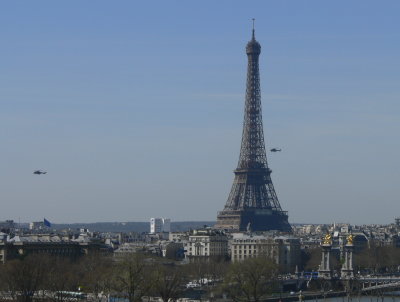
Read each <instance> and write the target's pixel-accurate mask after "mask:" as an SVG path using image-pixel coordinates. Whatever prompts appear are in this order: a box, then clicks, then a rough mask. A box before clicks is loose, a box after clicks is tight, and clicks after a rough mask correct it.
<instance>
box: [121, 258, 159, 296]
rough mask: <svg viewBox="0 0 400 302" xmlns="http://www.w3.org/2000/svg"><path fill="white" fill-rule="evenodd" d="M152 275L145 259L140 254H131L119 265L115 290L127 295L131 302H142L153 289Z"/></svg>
mask: <svg viewBox="0 0 400 302" xmlns="http://www.w3.org/2000/svg"><path fill="white" fill-rule="evenodd" d="M150 275H151V274H150V270H149V265H148V264H147V263H146V259H145V257H144V256H143V255H142V254H139V253H133V254H129V255H127V256H126V257H125V258H124V259H122V260H121V261H120V262H119V263H118V265H117V268H116V271H115V282H114V285H113V288H114V289H115V290H116V291H117V292H120V293H126V294H127V298H128V300H129V302H140V301H142V297H143V296H146V295H148V293H149V291H150V289H151V287H152V280H151V278H149V277H150Z"/></svg>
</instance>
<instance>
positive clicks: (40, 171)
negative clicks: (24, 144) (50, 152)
mask: <svg viewBox="0 0 400 302" xmlns="http://www.w3.org/2000/svg"><path fill="white" fill-rule="evenodd" d="M33 174H36V175H41V174H47V172H46V171H42V170H35V171H33Z"/></svg>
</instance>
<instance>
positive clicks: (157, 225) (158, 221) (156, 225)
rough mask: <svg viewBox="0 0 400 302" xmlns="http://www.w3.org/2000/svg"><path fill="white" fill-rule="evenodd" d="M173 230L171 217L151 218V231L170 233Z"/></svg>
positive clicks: (152, 232)
mask: <svg viewBox="0 0 400 302" xmlns="http://www.w3.org/2000/svg"><path fill="white" fill-rule="evenodd" d="M170 231H171V219H169V218H150V233H151V234H157V233H169V232H170Z"/></svg>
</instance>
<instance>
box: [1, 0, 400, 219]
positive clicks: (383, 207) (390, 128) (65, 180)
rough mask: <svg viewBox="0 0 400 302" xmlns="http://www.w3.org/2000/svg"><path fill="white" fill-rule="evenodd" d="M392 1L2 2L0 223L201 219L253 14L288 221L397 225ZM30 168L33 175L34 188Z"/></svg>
mask: <svg viewBox="0 0 400 302" xmlns="http://www.w3.org/2000/svg"><path fill="white" fill-rule="evenodd" d="M399 11H400V2H398V1H365V0H363V1H329V2H328V1H282V0H276V1H236V2H235V1H99V0H96V1H94V0H92V1H71V0H69V1H7V2H6V1H4V2H2V3H1V4H0V37H1V47H0V58H1V59H0V70H1V72H0V139H1V148H0V156H1V169H0V188H1V190H0V191H1V197H0V198H1V205H2V209H1V212H0V219H8V218H10V219H15V220H18V219H21V221H32V220H40V219H42V218H43V217H46V218H47V219H49V220H50V221H52V222H84V221H88V222H89V221H90V222H93V221H147V220H148V218H149V217H151V216H163V217H170V218H172V219H173V220H214V219H215V218H216V212H217V211H219V210H222V208H223V206H224V204H225V201H226V199H227V196H228V193H229V190H230V187H231V184H232V180H233V173H232V171H233V169H235V167H236V164H237V160H238V156H239V147H240V138H241V127H242V119H243V105H244V92H245V77H246V63H247V62H246V60H247V58H246V55H245V51H244V47H245V44H246V43H247V41H248V40H249V39H250V33H251V18H253V17H254V18H256V37H257V39H258V41H259V42H260V43H261V45H262V53H261V58H260V68H261V89H262V102H263V114H264V129H265V135H266V142H267V148H268V149H270V148H272V147H279V148H282V149H283V151H282V152H281V153H272V154H271V153H269V154H268V157H269V164H270V168H271V169H272V170H273V174H272V177H273V182H274V185H275V188H276V190H277V193H278V197H279V199H280V202H281V205H282V207H283V208H284V209H285V210H288V211H289V220H290V221H291V222H326V223H331V222H350V223H358V224H359V223H389V222H392V221H393V219H394V217H395V216H399V215H400V202H399V193H398V192H399V179H400V161H399V154H400V140H399V129H400V102H399V101H400V100H399V98H400V85H399V83H400V31H399V28H400V18H399ZM35 169H44V170H47V171H48V174H47V175H43V176H36V175H32V171H33V170H35Z"/></svg>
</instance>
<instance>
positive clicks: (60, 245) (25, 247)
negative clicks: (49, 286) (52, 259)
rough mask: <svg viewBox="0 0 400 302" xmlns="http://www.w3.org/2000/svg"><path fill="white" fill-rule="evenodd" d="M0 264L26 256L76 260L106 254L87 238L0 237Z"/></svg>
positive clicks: (98, 245)
mask: <svg viewBox="0 0 400 302" xmlns="http://www.w3.org/2000/svg"><path fill="white" fill-rule="evenodd" d="M0 238H1V239H2V240H0V263H5V262H7V261H8V260H12V259H15V258H18V257H22V256H25V255H28V254H49V255H54V256H60V257H68V258H71V259H76V258H78V257H80V256H83V255H86V254H89V253H93V252H96V253H97V252H108V251H109V250H108V248H107V247H106V246H105V245H104V244H102V243H100V242H92V241H91V240H89V239H88V238H82V237H78V238H77V239H71V238H69V237H68V236H67V237H62V236H59V235H48V234H46V235H24V236H14V237H13V238H9V237H1V236H0Z"/></svg>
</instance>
